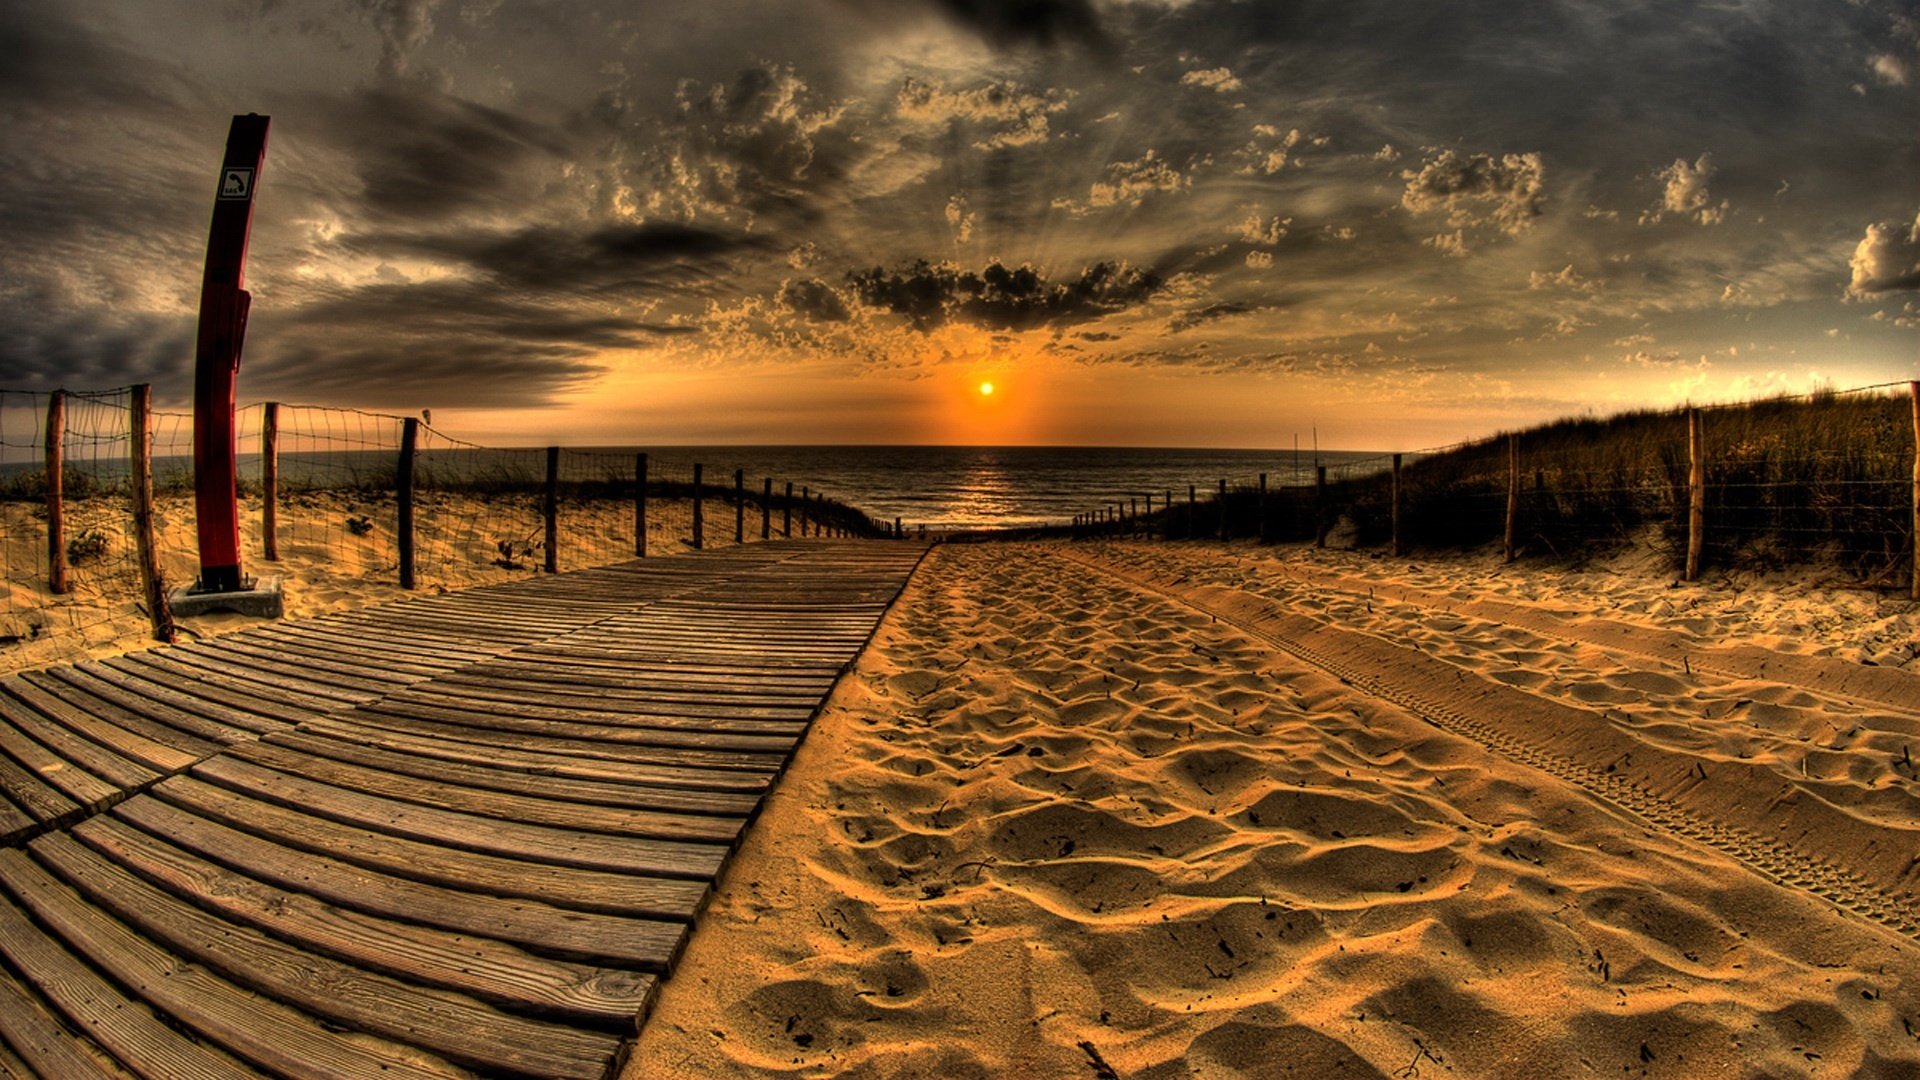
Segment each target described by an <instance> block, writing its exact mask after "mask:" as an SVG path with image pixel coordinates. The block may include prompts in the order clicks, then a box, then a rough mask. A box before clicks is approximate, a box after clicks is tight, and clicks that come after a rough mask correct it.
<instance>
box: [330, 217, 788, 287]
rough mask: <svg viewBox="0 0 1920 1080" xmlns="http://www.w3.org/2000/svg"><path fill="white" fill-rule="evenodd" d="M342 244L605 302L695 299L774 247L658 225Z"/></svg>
mask: <svg viewBox="0 0 1920 1080" xmlns="http://www.w3.org/2000/svg"><path fill="white" fill-rule="evenodd" d="M343 244H344V246H346V247H347V248H349V249H350V250H358V251H364V252H368V253H374V254H411V255H427V256H431V257H434V258H437V259H443V260H444V259H451V260H457V261H459V262H462V263H465V264H466V265H468V266H470V267H472V268H473V269H475V270H478V271H479V272H480V273H482V274H483V275H485V276H486V277H487V278H488V279H489V280H491V281H493V282H495V283H496V284H498V285H500V286H502V287H507V288H512V289H516V290H526V291H529V292H545V293H562V292H570V293H578V294H585V295H594V296H605V295H637V294H645V293H649V292H651V293H668V292H671V293H676V294H691V293H697V292H698V291H699V290H700V286H701V284H702V283H703V282H706V281H711V280H712V279H714V278H715V277H716V276H718V274H719V273H720V271H721V269H722V268H723V267H724V265H725V262H726V260H727V258H728V257H729V256H731V255H734V254H736V253H741V252H752V251H764V250H767V249H768V248H769V247H770V246H771V244H772V241H771V240H770V239H768V238H767V237H763V236H749V235H746V234H742V233H732V232H721V231H717V230H713V229H705V228H700V227H697V226H692V225H683V224H679V223H677V222H670V221H656V222H647V223H645V224H641V225H625V224H622V225H610V226H605V227H602V228H589V229H568V228H562V227H558V226H544V225H543V226H530V227H528V228H523V229H516V230H513V231H511V232H498V231H486V230H479V231H465V232H454V233H440V234H431V233H430V234H404V233H394V234H368V235H364V236H355V237H349V238H347V239H346V240H345V241H343Z"/></svg>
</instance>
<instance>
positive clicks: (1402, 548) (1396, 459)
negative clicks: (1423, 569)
mask: <svg viewBox="0 0 1920 1080" xmlns="http://www.w3.org/2000/svg"><path fill="white" fill-rule="evenodd" d="M1392 513H1393V554H1394V557H1396V558H1398V557H1399V556H1401V555H1405V554H1406V553H1407V548H1406V544H1405V542H1404V541H1402V540H1401V538H1400V455H1399V454H1395V455H1393V511H1392Z"/></svg>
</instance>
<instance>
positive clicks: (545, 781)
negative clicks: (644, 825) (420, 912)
mask: <svg viewBox="0 0 1920 1080" xmlns="http://www.w3.org/2000/svg"><path fill="white" fill-rule="evenodd" d="M264 741H265V742H268V743H273V744H275V745H280V746H289V747H292V748H294V749H296V750H301V751H304V752H305V753H308V754H315V755H319V756H323V757H330V758H334V759H336V760H339V761H349V762H352V763H354V764H356V765H364V766H366V767H368V768H371V769H382V770H385V771H387V772H393V773H405V774H407V775H409V776H417V777H419V778H421V779H423V780H428V781H431V782H433V783H440V784H454V785H459V786H463V787H472V788H491V789H493V790H495V791H507V792H513V793H515V794H519V795H532V796H535V797H538V798H543V799H554V800H559V801H564V802H573V803H587V804H591V805H595V806H625V807H631V808H633V809H637V810H681V811H686V812H688V813H694V814H719V815H723V816H732V817H745V816H747V815H749V814H751V813H752V812H753V808H754V807H755V806H757V805H759V802H760V799H759V795H758V793H757V792H756V793H754V794H736V793H733V792H720V791H693V790H688V789H685V788H672V787H662V786H659V785H656V784H635V783H609V782H605V781H599V780H586V779H580V778H565V777H556V776H549V775H546V774H544V773H538V772H530V771H522V769H521V768H519V767H517V766H516V763H515V762H513V761H503V760H501V758H500V757H499V755H496V754H480V755H473V758H474V759H475V760H474V761H473V762H467V761H454V760H448V759H445V758H443V757H438V756H428V755H426V754H418V753H416V754H401V753H394V752H392V751H389V750H385V749H382V748H380V747H377V746H372V745H368V744H365V743H362V742H360V741H358V740H354V741H346V740H342V739H337V738H331V737H328V736H325V735H322V734H320V733H318V732H313V731H304V730H303V731H290V732H282V733H278V734H273V735H268V736H266V737H265V739H264Z"/></svg>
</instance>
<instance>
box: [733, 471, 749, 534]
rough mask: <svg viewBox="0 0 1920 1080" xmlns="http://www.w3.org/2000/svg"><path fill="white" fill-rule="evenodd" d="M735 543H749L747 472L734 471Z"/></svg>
mask: <svg viewBox="0 0 1920 1080" xmlns="http://www.w3.org/2000/svg"><path fill="white" fill-rule="evenodd" d="M733 542H734V543H736V544H744V543H746V542H747V470H745V469H735V470H733Z"/></svg>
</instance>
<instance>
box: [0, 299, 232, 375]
mask: <svg viewBox="0 0 1920 1080" xmlns="http://www.w3.org/2000/svg"><path fill="white" fill-rule="evenodd" d="M7 307H8V308H10V309H11V310H10V314H9V316H8V317H7V318H6V326H7V333H5V334H3V335H0V386H5V387H6V388H7V389H10V390H11V389H20V390H50V389H54V388H56V387H67V388H71V389H76V390H93V389H100V388H104V387H110V386H126V385H128V384H131V383H143V382H151V383H161V384H165V383H168V382H178V381H180V380H181V379H183V378H185V377H186V376H188V375H189V374H190V373H191V372H192V370H193V329H194V324H193V319H192V317H191V316H186V315H180V316H162V315H150V314H143V313H124V312H114V311H108V310H100V309H93V310H62V309H59V308H53V309H48V308H35V307H32V306H31V305H28V304H8V305H7Z"/></svg>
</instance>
